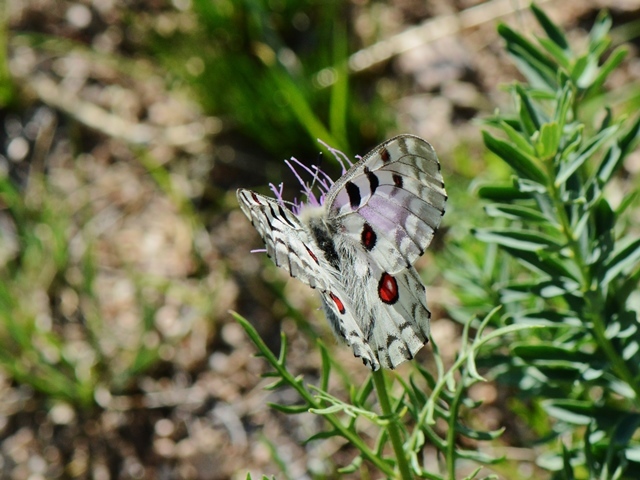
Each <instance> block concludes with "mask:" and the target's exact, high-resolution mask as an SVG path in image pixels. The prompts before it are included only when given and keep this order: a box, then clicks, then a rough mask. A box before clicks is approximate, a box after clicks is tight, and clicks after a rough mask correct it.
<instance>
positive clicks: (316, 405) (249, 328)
mask: <svg viewBox="0 0 640 480" xmlns="http://www.w3.org/2000/svg"><path fill="white" fill-rule="evenodd" d="M231 315H232V316H233V317H234V318H235V319H236V321H237V322H238V323H239V324H240V325H241V326H242V328H244V330H245V332H247V334H248V335H249V338H251V341H253V343H254V344H255V346H256V347H257V348H258V350H260V353H261V354H262V355H263V356H264V357H265V358H266V359H267V361H268V362H269V363H270V364H271V366H272V367H273V368H274V369H275V370H276V372H277V375H272V376H274V377H280V378H281V379H282V381H283V382H284V383H287V384H288V385H290V386H291V387H293V388H294V389H295V390H296V391H297V392H298V394H299V395H300V397H302V398H303V399H304V401H305V402H307V405H308V406H309V408H312V409H316V410H320V409H322V408H323V407H324V405H322V404H321V402H319V401H317V400H316V398H315V397H314V396H313V395H312V394H311V393H309V391H308V390H307V389H306V388H305V387H304V385H303V383H302V378H299V377H294V376H293V375H292V374H291V373H290V372H289V370H287V368H286V366H285V364H284V352H281V357H282V358H280V359H279V358H277V357H276V356H275V355H274V354H273V352H272V351H271V350H270V349H269V347H268V346H267V344H266V343H264V341H263V340H262V338H260V335H259V334H258V331H257V330H256V329H255V328H254V327H253V325H251V324H250V323H249V322H248V321H247V320H246V319H244V318H243V317H241V316H240V315H238V314H237V313H235V312H231ZM282 341H283V346H284V345H286V343H285V342H286V339H285V338H283V340H282ZM374 378H375V377H374ZM387 403H388V400H387ZM324 418H325V419H326V420H327V421H328V422H329V423H330V424H331V426H332V427H333V428H335V430H336V431H337V432H338V433H339V434H340V435H341V436H342V437H343V438H345V439H346V440H347V441H348V442H349V443H351V445H353V446H354V447H355V448H356V449H358V450H359V451H360V453H361V454H362V456H363V457H364V458H366V459H367V460H369V461H370V462H371V463H373V464H374V465H375V466H376V467H377V468H378V469H379V470H380V471H381V472H382V473H384V474H385V475H386V476H387V477H391V476H393V475H394V471H393V469H392V468H391V467H390V466H389V464H388V463H387V462H385V461H384V460H383V459H382V458H381V457H380V456H378V455H377V454H376V453H375V452H373V451H372V450H371V449H370V448H369V447H368V446H367V444H366V443H365V442H363V441H362V439H361V438H360V437H359V436H358V434H357V433H356V432H355V431H353V430H351V429H350V428H349V427H347V426H346V425H344V424H343V423H342V422H341V421H340V419H339V418H338V417H337V416H335V415H331V414H328V415H324ZM406 478H407V479H410V478H411V477H406ZM403 480H404V479H403Z"/></svg>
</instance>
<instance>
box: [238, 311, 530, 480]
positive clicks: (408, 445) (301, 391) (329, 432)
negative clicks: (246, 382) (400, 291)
mask: <svg viewBox="0 0 640 480" xmlns="http://www.w3.org/2000/svg"><path fill="white" fill-rule="evenodd" d="M496 314H497V309H496V310H494V311H493V312H490V314H489V315H487V316H486V317H485V318H484V320H482V322H480V324H479V325H478V328H477V332H476V336H475V338H474V339H470V337H469V327H470V325H471V322H470V323H469V324H467V326H466V327H465V329H464V331H463V335H462V347H461V349H460V351H459V352H458V355H457V358H456V360H455V362H454V363H453V365H452V366H451V367H450V368H449V369H445V367H444V365H443V362H442V359H441V357H440V355H439V351H438V349H437V346H436V345H434V346H433V351H434V360H435V363H436V365H437V373H436V375H435V376H434V375H432V374H431V373H430V372H428V371H427V370H426V369H424V368H422V367H420V366H417V365H416V370H417V373H416V375H415V376H412V377H410V378H409V379H406V380H405V379H403V378H401V377H400V376H392V375H391V374H389V375H387V374H385V373H384V372H383V371H382V370H378V371H377V372H373V373H371V375H369V377H368V379H367V380H366V381H365V382H363V383H362V385H359V386H355V385H353V384H350V383H349V381H348V380H345V382H346V385H345V387H346V389H347V390H348V391H349V399H348V401H345V400H341V399H339V398H337V397H335V396H334V395H332V394H331V393H329V391H328V386H329V379H330V377H331V375H332V372H333V369H334V367H335V364H334V362H333V360H332V359H331V357H330V355H329V353H328V351H327V349H326V348H325V347H324V346H323V344H322V343H321V342H318V345H319V348H320V349H321V354H322V368H321V376H320V379H319V382H318V383H317V384H315V385H310V384H305V382H304V379H303V378H302V377H300V376H296V375H295V374H294V373H292V372H291V371H290V370H289V369H288V366H287V338H286V336H285V335H284V334H283V335H282V343H281V350H280V353H279V355H278V356H276V355H274V354H273V353H272V352H271V350H270V349H269V347H268V346H267V345H266V344H265V343H264V341H263V340H262V339H261V338H260V335H259V334H258V332H257V331H256V330H255V328H254V327H253V326H252V325H251V324H250V323H249V322H248V321H247V320H246V319H244V318H242V317H241V316H239V315H237V314H234V316H235V318H236V320H237V321H238V322H239V323H240V325H242V327H243V328H244V329H245V331H246V332H247V334H248V335H249V337H250V338H251V340H252V341H253V343H254V344H255V345H256V347H257V348H258V355H259V356H262V357H264V358H265V359H266V360H267V362H268V363H269V364H270V366H271V367H272V368H273V371H271V372H268V373H266V374H264V376H265V377H268V378H274V379H275V381H274V383H272V384H271V385H270V386H269V387H267V388H268V389H276V388H284V387H288V388H292V389H294V390H295V391H296V393H297V394H298V396H299V398H300V403H296V404H295V405H282V404H274V403H272V404H270V406H271V407H272V408H274V409H276V410H279V411H281V412H283V413H285V414H289V415H296V414H301V413H306V412H311V413H313V414H315V415H319V416H321V417H322V418H324V419H325V421H326V425H327V427H326V428H324V429H322V430H320V431H319V432H317V433H316V434H314V435H313V436H311V437H310V438H308V439H307V442H311V441H314V440H321V439H326V438H329V437H342V438H344V439H345V440H347V441H348V442H349V444H350V445H351V446H352V447H353V448H354V449H355V450H356V451H357V455H356V456H355V458H354V459H353V461H352V462H351V464H350V465H348V466H345V467H342V468H340V470H339V471H340V472H341V473H351V472H355V471H357V470H358V469H359V468H364V467H363V462H364V461H367V462H369V463H370V464H371V465H372V466H373V467H375V468H376V469H377V470H378V471H379V472H381V473H383V474H385V475H386V476H388V477H390V478H402V479H405V480H406V479H411V478H415V477H419V478H429V479H433V480H436V479H448V478H455V477H456V472H457V465H458V462H459V461H460V460H470V461H473V462H476V463H478V464H480V465H482V464H493V463H496V462H499V461H500V460H501V459H499V458H498V459H496V458H492V457H491V456H489V455H487V454H484V453H482V452H479V451H474V450H469V449H465V448H462V447H460V445H459V440H460V438H461V437H465V438H468V439H472V440H474V441H489V440H493V439H495V438H497V437H498V436H500V434H501V433H502V430H497V431H493V432H483V431H478V430H475V429H472V428H469V427H468V426H466V425H465V424H464V422H462V420H461V418H462V416H463V413H462V412H464V411H470V410H473V409H475V408H477V407H478V406H480V404H481V402H473V401H471V400H470V399H469V398H468V397H467V396H466V393H467V391H468V389H469V387H471V386H472V385H473V384H475V383H477V382H479V381H482V380H484V379H483V378H482V377H481V376H480V375H479V374H478V372H477V370H476V365H475V359H476V357H477V356H478V354H479V352H480V350H481V349H483V347H485V345H486V344H489V343H494V342H495V341H496V340H497V339H499V338H500V337H501V336H503V335H508V334H510V333H512V332H515V331H518V330H521V329H525V328H526V329H530V328H531V327H530V326H529V325H526V326H523V325H509V326H505V327H502V328H499V329H495V330H493V331H491V332H489V333H486V334H485V333H484V329H485V327H486V326H487V325H488V324H489V323H490V322H491V320H492V318H493V317H494V316H495V315H496ZM374 392H375V395H374ZM358 419H366V420H368V421H369V422H371V423H373V424H374V425H375V426H376V427H377V430H378V436H377V438H376V439H375V441H374V442H373V445H374V447H371V446H370V445H369V444H367V443H366V442H365V441H363V440H362V438H361V437H360V435H359V433H358V429H357V426H356V421H357V420H358ZM437 421H440V422H444V423H445V424H446V425H447V429H446V432H444V433H443V432H442V431H440V429H438V428H436V426H435V425H436V422H437ZM427 443H428V444H430V445H432V446H433V447H434V448H435V449H437V450H438V452H439V454H440V456H441V458H442V462H441V464H440V465H425V464H424V460H422V455H421V453H422V452H423V449H424V448H425V445H426V444H427ZM387 444H390V445H391V447H392V449H393V452H394V455H393V456H388V454H386V452H385V447H386V446H387ZM480 469H481V467H478V468H476V469H475V470H474V471H473V472H472V473H470V474H469V475H468V476H466V477H465V478H468V479H472V478H477V474H478V472H479V471H480ZM439 470H441V471H442V473H438V471H439ZM285 473H286V472H285Z"/></svg>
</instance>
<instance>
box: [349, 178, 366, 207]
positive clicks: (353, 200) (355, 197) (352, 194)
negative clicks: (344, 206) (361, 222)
mask: <svg viewBox="0 0 640 480" xmlns="http://www.w3.org/2000/svg"><path fill="white" fill-rule="evenodd" d="M345 188H346V189H347V195H349V203H350V204H351V208H352V209H353V210H355V209H357V208H358V207H359V206H360V202H361V201H362V196H361V195H360V188H359V187H358V186H357V185H356V184H355V183H353V182H347V184H346V185H345Z"/></svg>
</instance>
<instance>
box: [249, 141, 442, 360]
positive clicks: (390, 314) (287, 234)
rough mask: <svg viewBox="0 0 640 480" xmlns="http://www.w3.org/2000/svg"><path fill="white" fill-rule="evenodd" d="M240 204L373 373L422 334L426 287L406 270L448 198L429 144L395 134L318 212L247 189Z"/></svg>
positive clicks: (400, 356) (418, 344) (412, 347)
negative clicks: (294, 209) (286, 204)
mask: <svg viewBox="0 0 640 480" xmlns="http://www.w3.org/2000/svg"><path fill="white" fill-rule="evenodd" d="M238 200H239V203H240V205H241V207H242V210H243V211H244V213H245V214H246V215H247V217H249V219H251V221H252V223H253V225H254V226H255V227H256V229H257V230H258V233H259V234H260V235H261V236H262V239H263V240H264V242H265V245H266V248H267V253H268V255H269V256H270V257H271V258H272V259H274V261H275V262H276V264H277V265H278V266H280V267H282V268H284V269H285V270H287V271H288V272H289V274H290V275H291V276H293V277H296V278H299V279H300V280H302V281H303V282H304V283H306V284H307V285H309V286H311V287H314V288H317V289H318V290H319V291H320V293H321V297H322V301H323V306H324V309H325V312H326V314H327V318H328V320H329V323H330V325H331V327H332V329H333V330H334V332H335V333H336V335H337V336H338V337H340V338H342V339H343V340H344V341H345V342H346V343H347V344H348V345H350V346H351V347H352V348H353V351H354V354H355V355H356V356H358V357H361V358H362V360H363V362H364V363H365V365H367V366H369V367H370V368H371V369H372V370H377V369H378V368H379V367H380V366H382V367H384V368H394V367H396V366H397V365H399V364H400V363H402V362H404V361H405V360H407V359H410V358H413V356H414V355H415V354H416V352H418V350H420V349H421V348H422V346H423V345H424V344H425V343H426V342H427V341H428V338H429V318H430V315H431V314H430V312H429V310H428V309H427V305H426V294H425V288H424V285H423V284H422V281H421V280H420V277H419V275H418V273H417V272H416V270H415V269H414V268H413V266H412V264H413V263H414V262H415V260H416V259H417V258H418V257H419V256H421V255H422V254H423V253H424V250H425V249H426V248H427V246H428V245H429V243H430V242H431V240H432V238H433V235H434V233H435V231H436V230H437V228H438V226H439V225H440V220H441V218H442V215H443V214H444V206H445V202H446V200H447V196H446V192H445V189H444V183H443V179H442V174H441V172H440V164H439V162H438V158H437V156H436V154H435V152H434V150H433V148H432V147H431V145H429V144H428V143H427V142H426V141H424V140H422V139H421V138H419V137H415V136H412V135H401V136H398V137H395V138H392V139H390V140H388V141H386V142H384V143H383V144H381V145H379V146H378V147H376V148H375V149H374V150H373V151H371V152H370V153H369V154H368V155H366V156H365V157H363V158H362V159H361V160H360V161H359V162H358V163H356V164H355V165H354V166H353V167H351V168H350V169H349V171H348V172H346V173H345V174H344V175H343V176H342V177H341V178H340V179H339V180H338V181H337V182H336V183H335V184H334V185H333V187H331V189H330V190H329V191H328V192H327V195H326V201H325V203H324V205H323V206H321V207H307V208H303V209H302V210H301V212H300V215H299V216H296V215H294V214H293V213H292V212H291V211H290V210H288V209H287V208H285V207H284V206H283V205H282V204H281V203H280V202H278V201H276V200H273V199H270V198H268V197H264V196H262V195H258V194H256V193H254V192H250V191H248V190H243V189H240V190H238Z"/></svg>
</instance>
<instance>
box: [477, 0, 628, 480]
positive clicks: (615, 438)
mask: <svg viewBox="0 0 640 480" xmlns="http://www.w3.org/2000/svg"><path fill="white" fill-rule="evenodd" d="M531 9H532V11H533V13H534V15H535V17H536V19H537V21H538V23H539V24H540V26H541V27H542V29H543V31H544V32H545V34H546V37H540V38H537V43H533V42H531V41H530V40H528V39H526V38H525V37H524V36H522V35H520V34H519V33H517V32H516V31H514V30H513V29H511V28H509V27H508V26H506V25H500V27H499V29H498V31H499V33H500V35H501V36H502V37H503V39H504V40H505V41H506V48H507V50H508V51H509V53H510V54H511V55H512V57H513V58H514V60H515V62H516V64H517V66H518V67H519V69H520V71H521V72H522V73H523V75H524V77H525V78H526V82H525V83H515V84H513V85H512V86H510V87H509V89H510V91H511V93H512V96H513V99H514V104H515V110H516V114H515V115H513V116H511V115H506V114H501V113H499V114H497V115H495V116H494V117H493V118H491V119H489V120H488V121H487V124H488V125H489V126H491V127H494V128H495V129H497V130H498V131H500V133H501V135H499V136H495V135H494V134H493V133H490V132H488V131H485V132H483V137H484V142H485V145H486V146H487V148H488V149H489V150H490V151H491V152H493V153H494V154H495V155H497V156H498V157H499V158H500V159H501V160H503V161H504V162H506V163H507V164H508V165H509V166H510V167H511V169H512V173H513V176H512V179H511V181H510V182H509V183H508V184H493V185H485V186H483V187H482V188H480V190H479V193H480V196H481V197H482V198H484V199H486V200H489V201H490V203H489V204H488V205H487V206H486V212H487V214H488V215H489V216H491V217H493V218H495V219H496V222H497V225H499V226H497V227H494V228H482V229H477V230H476V231H475V236H476V238H477V239H479V240H482V241H483V242H486V243H487V244H489V249H490V251H491V252H492V253H491V254H490V255H488V256H487V257H486V258H487V260H488V262H487V263H486V264H485V265H484V266H483V269H482V271H483V272H484V273H485V275H483V276H477V277H476V280H478V282H476V283H477V284H482V285H484V288H481V289H480V291H479V293H478V295H477V297H476V300H475V304H476V305H478V304H485V305H486V304H490V303H491V300H492V299H493V300H498V301H500V303H502V304H503V305H504V312H505V314H504V315H503V317H502V318H501V319H500V322H498V323H497V325H503V324H514V325H526V324H532V323H533V324H544V325H547V326H548V327H549V328H547V329H543V330H536V332H537V333H538V335H532V334H529V333H528V332H527V334H526V335H520V338H519V340H518V341H517V342H516V343H515V344H512V346H511V348H510V354H509V355H507V356H504V355H503V356H502V357H501V358H500V364H501V367H500V371H499V373H498V376H499V378H502V379H503V380H504V381H507V382H510V383H512V384H514V385H516V384H517V387H518V389H519V390H518V394H517V396H518V397H519V398H520V399H521V401H522V402H523V406H524V410H528V411H532V410H534V409H535V408H541V409H542V411H543V412H546V415H547V418H546V426H545V428H547V429H549V441H551V440H553V439H555V445H556V446H557V447H558V448H556V449H555V450H551V451H549V452H547V453H546V454H544V455H543V456H541V457H540V458H539V459H538V463H539V465H541V466H543V467H545V468H547V469H549V470H552V471H553V472H554V478H559V479H560V478H562V479H573V478H600V479H613V478H638V476H639V475H640V455H638V452H640V442H638V440H639V437H638V434H637V428H638V426H640V413H639V407H640V368H639V365H640V356H639V354H640V352H639V350H640V348H639V347H640V332H639V331H638V316H639V308H638V302H637V298H638V295H639V294H640V292H639V290H638V281H639V280H640V239H639V238H638V236H637V231H636V232H635V235H634V234H633V228H632V227H631V221H630V219H629V217H628V213H629V210H630V207H631V206H632V205H633V202H634V200H635V199H636V198H637V194H638V189H637V187H635V188H633V187H632V186H630V185H628V186H621V183H622V182H621V181H620V178H619V176H618V175H617V174H618V173H619V172H620V170H621V169H622V167H623V162H624V160H625V158H626V157H627V156H628V155H629V154H630V153H631V152H632V151H633V149H634V148H635V146H636V145H637V143H638V138H639V136H640V118H637V117H636V118H635V119H627V118H620V119H616V118H615V116H614V115H613V113H612V111H611V109H609V108H604V109H603V110H604V111H603V112H602V115H601V116H600V117H601V118H600V121H599V122H598V123H597V124H596V122H594V121H593V120H592V119H591V118H584V116H583V114H582V108H583V106H584V105H585V104H586V102H587V101H588V100H591V101H596V100H597V99H598V97H599V96H601V94H602V90H603V85H604V83H605V81H606V79H607V77H608V76H609V74H610V73H611V72H612V71H613V70H614V69H615V68H616V67H617V66H618V65H619V64H620V62H621V61H622V60H623V58H624V56H625V54H626V49H625V48H624V47H618V48H615V49H614V50H613V51H612V52H608V49H609V47H610V40H609V38H608V36H607V32H608V30H609V28H610V26H611V19H610V17H609V16H608V15H607V14H606V13H602V14H601V15H600V16H599V17H598V18H597V20H596V22H595V25H594V26H593V28H592V30H591V32H590V34H589V39H588V45H587V48H586V52H585V53H576V52H575V51H574V50H573V49H572V48H571V47H570V45H569V43H568V41H567V39H566V38H565V36H564V34H563V32H562V31H561V30H560V29H559V28H558V27H557V26H556V25H555V24H553V23H552V22H551V20H550V19H549V18H548V17H547V16H546V15H545V14H544V13H543V12H542V11H541V10H540V9H539V8H537V7H536V6H535V5H533V6H532V7H531ZM615 188H625V189H626V191H625V194H624V195H623V196H622V200H621V202H620V203H619V205H616V206H614V205H612V203H611V201H610V200H609V195H608V192H611V191H612V190H613V189H615ZM496 247H497V249H498V250H496ZM503 254H504V255H503ZM505 255H506V256H505ZM510 260H515V262H513V261H510ZM480 270H481V269H477V268H476V269H475V271H476V272H478V271H480ZM470 271H474V270H473V269H471V270H470ZM486 273H489V274H486ZM470 279H471V276H467V280H470ZM482 298H484V301H481V300H480V299H482ZM486 360H487V361H489V359H486ZM493 360H494V362H495V361H496V360H497V356H496V357H495V358H494V359H493ZM527 402H533V405H531V404H530V403H527ZM527 404H528V405H529V407H527V406H526V405H527ZM523 418H525V420H527V419H529V418H534V416H533V415H532V416H530V417H527V416H524V417H523ZM537 418H538V420H539V417H537ZM532 427H533V426H532Z"/></svg>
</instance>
